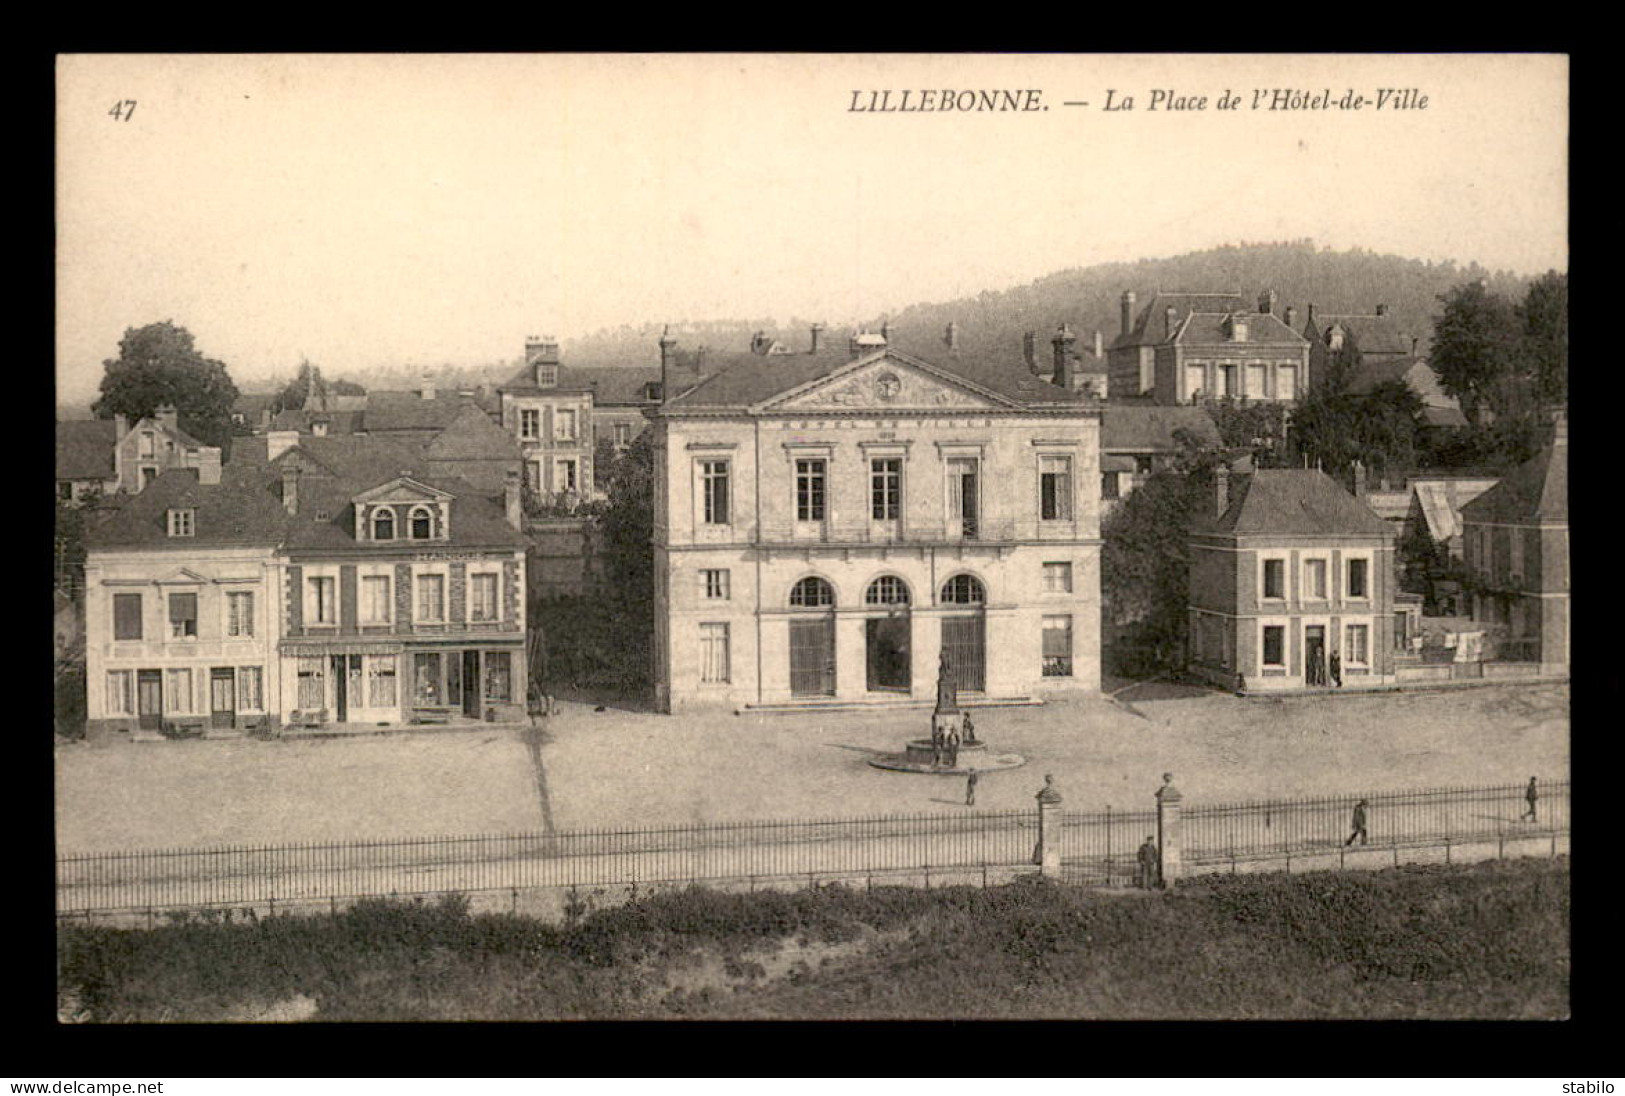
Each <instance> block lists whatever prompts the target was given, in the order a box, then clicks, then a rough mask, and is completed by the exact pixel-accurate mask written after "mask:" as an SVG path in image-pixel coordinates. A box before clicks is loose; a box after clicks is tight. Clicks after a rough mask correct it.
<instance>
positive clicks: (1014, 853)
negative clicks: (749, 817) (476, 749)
mask: <svg viewBox="0 0 1625 1096" xmlns="http://www.w3.org/2000/svg"><path fill="white" fill-rule="evenodd" d="M1037 832H1038V831H1037V816H1036V815H1035V814H1034V813H1033V812H1032V811H977V812H975V813H965V812H961V813H957V814H930V815H881V816H874V817H869V818H845V819H822V820H798V821H774V822H739V823H713V824H709V825H702V826H669V827H654V828H649V829H643V830H598V831H575V832H569V833H556V834H541V833H518V834H484V835H478V836H471V837H451V836H447V837H428V838H418V839H411V840H398V841H373V842H356V843H347V844H294V845H264V846H231V847H223V848H212V849H159V850H143V851H132V852H117V853H101V854H89V855H83V854H67V855H63V856H59V857H58V858H57V908H58V911H59V912H68V913H73V912H79V911H82V910H87V909H88V910H117V909H141V908H169V907H181V906H194V905H198V906H201V905H210V906H216V905H230V904H233V903H239V904H244V905H247V904H252V903H265V902H269V901H273V900H302V899H324V898H327V897H330V896H339V897H349V896H355V895H366V894H391V893H396V894H412V893H424V892H431V891H479V890H506V889H529V888H541V887H592V886H608V885H619V884H625V883H632V882H649V883H670V882H683V881H694V882H698V881H703V880H716V879H748V878H764V879H766V878H775V877H787V876H788V877H794V876H814V877H816V876H836V875H848V876H850V875H860V874H863V873H866V872H875V873H884V872H895V871H905V870H930V869H932V868H943V869H950V868H958V869H974V868H978V867H983V866H1008V865H1015V864H1026V863H1028V862H1029V860H1030V857H1031V854H1032V848H1033V844H1034V841H1035V838H1036V834H1037Z"/></svg>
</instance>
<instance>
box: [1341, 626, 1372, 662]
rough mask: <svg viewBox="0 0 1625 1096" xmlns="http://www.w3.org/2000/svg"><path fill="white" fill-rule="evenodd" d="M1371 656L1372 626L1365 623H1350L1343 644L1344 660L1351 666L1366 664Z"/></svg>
mask: <svg viewBox="0 0 1625 1096" xmlns="http://www.w3.org/2000/svg"><path fill="white" fill-rule="evenodd" d="M1370 658H1371V629H1370V627H1369V626H1368V625H1365V624H1350V625H1349V626H1348V629H1347V632H1346V641H1345V642H1344V644H1343V661H1345V662H1347V663H1348V664H1349V665H1351V666H1364V665H1365V664H1366V663H1367V662H1368V661H1369V660H1370Z"/></svg>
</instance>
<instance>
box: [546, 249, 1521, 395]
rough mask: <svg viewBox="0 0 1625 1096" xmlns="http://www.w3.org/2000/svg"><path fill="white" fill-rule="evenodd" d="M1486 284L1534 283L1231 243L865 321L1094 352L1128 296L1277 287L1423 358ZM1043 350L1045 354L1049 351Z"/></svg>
mask: <svg viewBox="0 0 1625 1096" xmlns="http://www.w3.org/2000/svg"><path fill="white" fill-rule="evenodd" d="M1479 278H1484V279H1487V280H1488V281H1489V284H1490V288H1491V289H1492V290H1494V291H1496V292H1499V293H1502V294H1505V295H1506V296H1508V297H1509V298H1511V299H1515V300H1521V299H1522V298H1523V295H1524V292H1525V290H1526V288H1527V286H1528V283H1529V281H1530V280H1531V279H1529V278H1525V277H1520V276H1518V275H1515V274H1512V273H1509V272H1505V271H1490V270H1486V269H1485V268H1483V267H1481V266H1479V265H1478V264H1477V263H1469V264H1467V265H1465V266H1461V265H1457V264H1456V263H1454V262H1443V263H1432V262H1423V261H1421V260H1418V259H1406V258H1402V257H1400V256H1398V255H1379V254H1376V253H1375V252H1370V251H1363V250H1359V249H1355V250H1352V251H1333V250H1330V249H1329V248H1317V247H1316V246H1315V245H1314V243H1313V241H1310V240H1299V241H1294V242H1291V243H1278V244H1238V245H1233V246H1227V247H1217V248H1212V249H1209V250H1207V251H1193V252H1191V253H1189V254H1185V255H1176V256H1173V257H1171V258H1163V259H1142V260H1140V261H1138V262H1131V263H1103V264H1100V265H1097V266H1090V267H1076V268H1073V269H1070V270H1062V271H1057V272H1056V273H1054V274H1050V275H1047V276H1046V277H1043V278H1040V279H1038V280H1037V281H1035V282H1032V283H1030V284H1028V285H1023V286H1017V287H1016V288H1014V289H1007V290H1003V291H1001V292H993V291H987V292H984V293H981V294H979V295H978V296H976V297H966V298H962V299H960V300H956V301H943V302H938V303H933V304H917V305H913V306H910V307H909V308H906V309H903V310H902V311H901V312H898V313H895V314H893V315H891V316H880V315H876V316H873V317H870V318H869V319H868V320H867V321H864V326H865V327H867V328H868V329H870V330H878V329H879V326H880V323H881V321H882V320H890V322H891V325H892V329H893V331H894V334H895V335H896V336H897V337H898V338H900V339H901V340H903V341H905V342H908V343H912V344H914V345H916V346H920V345H929V344H930V341H931V340H937V339H940V338H941V337H942V334H943V332H944V330H945V329H946V328H947V326H948V324H949V322H950V321H955V322H957V323H958V324H959V328H960V332H959V337H960V346H961V348H962V353H966V354H978V353H980V354H988V353H994V352H997V353H999V354H1000V355H1001V356H1004V355H1008V354H1010V353H1012V352H1017V351H1019V350H1020V347H1021V338H1022V335H1023V334H1024V333H1025V332H1027V331H1037V332H1039V334H1040V343H1041V346H1042V345H1043V344H1047V342H1048V338H1047V336H1048V334H1049V333H1052V332H1054V330H1055V329H1056V328H1057V327H1058V326H1060V324H1061V323H1063V322H1065V323H1067V324H1070V325H1071V327H1072V330H1073V331H1074V332H1076V333H1077V335H1078V343H1077V346H1078V349H1080V350H1082V349H1085V348H1086V347H1088V346H1089V345H1090V340H1091V338H1092V336H1093V333H1094V332H1095V331H1096V330H1097V329H1098V330H1099V331H1100V332H1101V333H1102V334H1103V335H1104V338H1105V342H1106V345H1108V346H1110V345H1111V342H1112V340H1113V339H1115V338H1116V337H1117V335H1118V334H1119V333H1120V330H1121V321H1120V308H1119V301H1120V300H1121V298H1122V295H1123V291H1124V290H1129V289H1132V290H1134V292H1135V293H1136V294H1138V295H1139V300H1138V302H1137V304H1136V310H1138V309H1140V308H1144V307H1145V304H1146V302H1147V301H1148V300H1149V298H1150V296H1151V294H1153V293H1155V292H1156V291H1157V290H1159V289H1161V290H1167V291H1173V290H1184V291H1187V292H1215V293H1218V292H1235V293H1239V294H1240V295H1241V296H1242V297H1243V298H1244V299H1245V300H1247V301H1248V302H1253V301H1255V300H1256V299H1257V297H1258V295H1259V294H1260V293H1262V292H1264V291H1265V290H1268V289H1274V290H1275V291H1276V294H1277V297H1278V301H1279V306H1278V308H1279V311H1281V312H1284V311H1285V309H1286V308H1287V306H1288V305H1291V306H1294V307H1296V308H1297V310H1298V316H1299V324H1300V326H1301V325H1302V323H1303V321H1304V317H1305V315H1306V313H1307V306H1308V305H1309V304H1311V303H1313V304H1314V305H1315V307H1316V309H1317V311H1319V312H1321V313H1369V312H1374V311H1376V306H1377V305H1378V304H1386V305H1388V306H1389V307H1390V308H1391V309H1392V310H1393V313H1394V315H1395V316H1396V317H1397V319H1398V321H1399V325H1400V329H1401V330H1402V331H1405V332H1406V333H1407V334H1411V335H1414V336H1416V337H1418V338H1419V339H1420V340H1421V344H1420V345H1421V348H1422V349H1423V351H1424V352H1425V350H1426V347H1427V344H1428V341H1429V338H1430V337H1431V334H1432V329H1433V316H1434V315H1435V313H1437V312H1438V310H1439V302H1438V296H1439V294H1441V293H1444V292H1446V291H1447V290H1449V289H1451V288H1452V287H1454V286H1457V285H1460V284H1461V283H1463V282H1467V281H1473V280H1477V279H1479ZM818 319H822V320H824V321H825V322H827V323H828V324H829V330H828V331H827V332H826V335H825V338H831V337H834V338H843V337H844V335H845V328H844V327H843V326H841V325H840V324H838V323H837V322H836V320H835V318H834V317H812V318H810V319H808V320H806V321H802V320H799V319H798V320H792V321H791V322H790V323H789V324H786V325H779V324H777V323H775V322H774V321H772V320H765V321H764V320H722V321H708V322H702V323H680V322H676V321H671V322H672V330H673V331H674V333H676V335H677V337H678V339H679V340H680V341H681V343H682V345H683V346H684V347H686V348H693V347H696V346H700V345H705V346H709V347H712V348H713V349H716V350H744V349H747V348H748V347H749V346H750V337H751V335H752V334H753V333H754V332H756V331H758V330H766V331H767V332H768V333H769V334H771V335H776V336H777V337H779V338H781V339H783V340H784V341H785V342H786V343H787V344H788V345H790V346H791V347H793V348H797V349H799V348H803V347H805V346H806V344H807V342H808V332H807V328H808V326H809V325H810V323H811V322H812V321H813V320H818ZM662 326H663V322H656V321H653V320H651V321H649V322H647V323H643V324H640V325H630V324H628V325H622V326H621V327H618V328H614V329H607V328H606V329H604V330H601V331H598V332H595V333H593V334H592V335H588V336H586V337H584V338H579V339H567V340H565V342H564V346H563V352H564V360H565V361H566V362H567V363H569V364H572V365H583V366H587V365H591V366H599V365H642V366H655V365H658V364H659V362H660V352H659V347H658V346H657V341H658V340H659V338H660V331H661V328H662ZM1046 352H1047V351H1046Z"/></svg>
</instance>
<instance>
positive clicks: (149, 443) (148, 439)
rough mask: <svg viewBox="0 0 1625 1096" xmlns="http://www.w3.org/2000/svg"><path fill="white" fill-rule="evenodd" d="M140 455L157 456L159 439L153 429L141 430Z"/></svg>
mask: <svg viewBox="0 0 1625 1096" xmlns="http://www.w3.org/2000/svg"><path fill="white" fill-rule="evenodd" d="M138 455H139V456H143V457H156V456H157V455H158V444H157V439H156V438H155V437H154V436H153V433H152V431H151V430H143V431H141V448H140V449H139V451H138Z"/></svg>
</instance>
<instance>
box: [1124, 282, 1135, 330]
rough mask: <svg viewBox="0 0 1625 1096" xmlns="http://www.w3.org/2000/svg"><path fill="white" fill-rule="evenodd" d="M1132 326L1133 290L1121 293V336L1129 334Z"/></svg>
mask: <svg viewBox="0 0 1625 1096" xmlns="http://www.w3.org/2000/svg"><path fill="white" fill-rule="evenodd" d="M1133 326H1134V290H1132V289H1129V290H1125V291H1124V293H1123V334H1125V335H1127V334H1128V333H1129V328H1131V327H1133Z"/></svg>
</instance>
